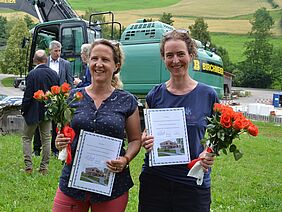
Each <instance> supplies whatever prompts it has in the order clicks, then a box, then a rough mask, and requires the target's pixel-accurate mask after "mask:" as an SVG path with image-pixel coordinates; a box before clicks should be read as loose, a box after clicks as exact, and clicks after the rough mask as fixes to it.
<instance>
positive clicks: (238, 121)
mask: <svg viewBox="0 0 282 212" xmlns="http://www.w3.org/2000/svg"><path fill="white" fill-rule="evenodd" d="M233 127H234V128H235V129H236V130H241V129H244V122H243V120H242V119H240V118H237V119H236V120H235V121H234V122H233Z"/></svg>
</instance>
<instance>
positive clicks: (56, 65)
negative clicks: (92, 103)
mask: <svg viewBox="0 0 282 212" xmlns="http://www.w3.org/2000/svg"><path fill="white" fill-rule="evenodd" d="M61 50H62V44H61V43H60V42H59V41H56V40H53V41H51V42H50V44H49V53H50V56H49V57H48V60H47V65H48V66H49V67H50V68H51V69H53V70H54V71H55V72H56V73H57V75H58V77H59V85H62V84H63V83H64V82H67V83H69V84H70V85H71V87H73V76H72V70H71V64H70V62H69V61H67V60H65V59H63V58H61ZM56 127H57V126H56V124H55V123H54V122H52V139H51V150H52V155H54V156H55V157H58V154H59V151H58V150H57V148H56V146H55V139H56V136H57V133H56ZM38 138H39V136H38V135H37V134H35V135H34V145H35V146H36V147H37V149H38V147H40V143H41V141H40V140H39V139H38ZM39 151H40V148H39ZM37 152H38V151H36V150H35V151H34V153H35V155H38V153H37Z"/></svg>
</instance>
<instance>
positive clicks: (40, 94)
mask: <svg viewBox="0 0 282 212" xmlns="http://www.w3.org/2000/svg"><path fill="white" fill-rule="evenodd" d="M33 98H34V99H36V100H43V99H44V92H43V91H42V90H38V91H36V92H35V93H34V94H33Z"/></svg>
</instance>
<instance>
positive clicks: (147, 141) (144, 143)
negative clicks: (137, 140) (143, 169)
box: [141, 130, 154, 152]
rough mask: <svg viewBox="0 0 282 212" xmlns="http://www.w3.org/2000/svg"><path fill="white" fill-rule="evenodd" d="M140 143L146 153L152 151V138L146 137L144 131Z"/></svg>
mask: <svg viewBox="0 0 282 212" xmlns="http://www.w3.org/2000/svg"><path fill="white" fill-rule="evenodd" d="M141 142H142V146H143V147H144V148H145V149H146V151H147V152H150V151H151V150H152V149H153V145H154V136H151V135H147V133H146V130H144V131H143V133H142V137H141Z"/></svg>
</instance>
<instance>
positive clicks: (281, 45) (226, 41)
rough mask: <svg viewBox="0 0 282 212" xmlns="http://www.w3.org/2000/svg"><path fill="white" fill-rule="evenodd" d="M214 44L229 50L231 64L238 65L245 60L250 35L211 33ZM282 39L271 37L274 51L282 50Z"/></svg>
mask: <svg viewBox="0 0 282 212" xmlns="http://www.w3.org/2000/svg"><path fill="white" fill-rule="evenodd" d="M211 39H212V42H213V43H215V44H216V45H217V46H221V47H223V48H225V49H227V51H228V54H229V57H230V60H231V62H233V63H237V62H240V61H243V60H244V59H245V57H244V55H243V52H244V50H245V46H244V43H246V42H247V41H250V40H251V38H250V37H249V36H248V35H237V34H236V35H235V34H226V33H211ZM281 39H282V37H281V36H279V37H275V36H273V37H271V38H270V39H269V41H270V43H272V44H273V48H274V49H282V42H281Z"/></svg>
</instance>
